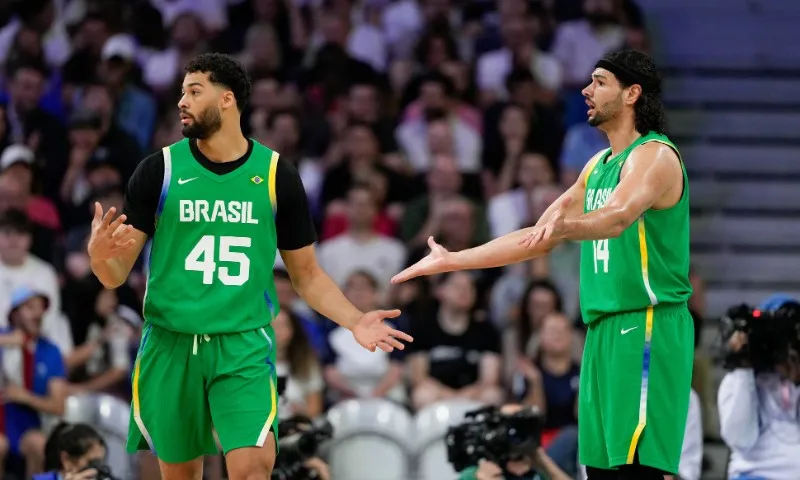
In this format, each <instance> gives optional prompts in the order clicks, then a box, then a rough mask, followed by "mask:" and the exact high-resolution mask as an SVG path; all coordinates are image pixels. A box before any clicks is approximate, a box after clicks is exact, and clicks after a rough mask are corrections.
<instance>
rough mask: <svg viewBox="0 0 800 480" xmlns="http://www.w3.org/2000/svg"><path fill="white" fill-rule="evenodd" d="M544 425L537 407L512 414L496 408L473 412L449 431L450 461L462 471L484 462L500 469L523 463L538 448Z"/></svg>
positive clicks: (448, 456) (448, 448) (448, 458)
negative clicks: (495, 465) (481, 461)
mask: <svg viewBox="0 0 800 480" xmlns="http://www.w3.org/2000/svg"><path fill="white" fill-rule="evenodd" d="M543 426H544V418H543V417H542V415H541V413H540V412H539V410H538V409H537V408H535V407H530V408H524V409H522V410H520V411H519V412H516V413H514V414H510V415H506V414H503V413H502V412H501V411H500V409H498V408H496V407H484V408H480V409H478V410H474V411H472V412H469V413H467V415H466V418H465V419H464V422H463V423H461V425H458V426H455V427H450V428H449V429H448V430H447V436H446V437H445V442H446V443H447V461H449V462H450V463H451V464H452V465H453V467H454V468H455V469H456V471H461V470H464V469H465V468H468V467H471V466H475V465H477V464H478V462H479V461H480V460H481V459H486V460H489V461H490V462H493V463H496V464H498V465H501V466H502V465H505V464H506V463H508V461H510V460H521V459H523V458H525V457H528V456H530V455H532V454H533V453H534V452H535V451H536V449H537V448H538V447H539V444H540V441H541V437H542V427H543Z"/></svg>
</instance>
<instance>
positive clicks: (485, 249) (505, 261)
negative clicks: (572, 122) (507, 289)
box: [448, 152, 602, 270]
mask: <svg viewBox="0 0 800 480" xmlns="http://www.w3.org/2000/svg"><path fill="white" fill-rule="evenodd" d="M601 153H602V152H601ZM601 153H598V154H597V155H595V157H594V158H592V160H590V161H589V163H587V164H586V166H585V167H584V169H583V171H582V172H581V174H580V176H579V177H578V180H577V181H576V182H575V183H574V184H572V186H570V187H569V188H568V189H567V191H566V192H564V193H563V194H561V196H560V197H558V199H557V200H556V201H555V202H553V203H552V204H551V205H550V206H549V207H547V210H545V211H544V213H543V214H542V216H541V217H540V218H539V220H538V221H537V222H536V226H541V225H544V224H545V223H547V222H548V221H549V220H550V219H551V218H552V217H553V215H555V214H556V212H557V211H559V208H560V206H561V205H562V204H563V203H565V201H566V199H567V198H569V199H570V200H571V202H570V206H569V208H568V210H567V211H566V212H564V213H565V215H566V217H567V218H570V217H577V216H579V215H580V214H581V213H582V212H583V198H584V194H585V192H586V176H587V175H588V174H589V173H591V170H592V169H593V168H594V164H595V161H596V159H597V158H598V157H599V156H600V155H601ZM536 226H534V227H528V228H523V229H521V230H516V231H514V232H511V233H508V234H506V235H503V236H502V237H498V238H496V239H494V240H492V241H491V242H488V243H485V244H483V245H480V246H478V247H475V248H470V249H467V250H462V251H460V252H453V254H452V255H451V258H450V259H448V263H450V264H451V266H452V268H451V270H474V269H483V268H494V267H502V266H505V265H510V264H512V263H518V262H522V261H525V260H528V259H531V258H535V257H540V256H542V255H546V254H548V253H549V252H550V250H552V249H553V248H554V247H555V246H556V245H558V243H560V240H557V239H553V240H548V241H544V242H541V243H538V244H537V245H535V246H533V248H530V247H527V246H524V245H520V241H521V240H522V239H524V238H526V237H527V236H528V234H530V233H531V232H532V231H533V229H534V228H536Z"/></svg>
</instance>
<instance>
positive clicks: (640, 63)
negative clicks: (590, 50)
mask: <svg viewBox="0 0 800 480" xmlns="http://www.w3.org/2000/svg"><path fill="white" fill-rule="evenodd" d="M604 58H605V59H606V60H609V61H611V62H613V63H616V64H618V65H622V66H624V67H625V68H627V69H628V70H630V71H633V72H635V73H637V74H638V75H641V76H643V77H646V78H649V79H651V81H652V82H653V83H654V84H655V85H657V86H658V88H656V89H654V90H651V89H648V90H647V91H645V89H642V94H641V96H640V97H639V100H637V101H636V105H634V107H633V108H634V117H635V126H636V131H637V132H639V133H640V134H642V135H647V134H648V133H649V132H656V133H660V134H664V133H666V131H667V119H666V116H665V112H664V104H663V103H661V75H660V74H659V72H658V69H657V68H656V64H655V62H654V61H653V59H652V58H650V57H649V56H647V55H645V54H643V53H641V52H637V51H635V50H623V51H621V52H614V53H610V54H608V55H606V56H605V57H604ZM618 80H619V83H620V85H621V86H622V87H623V88H627V87H630V86H631V85H632V84H630V83H628V82H625V81H623V80H622V79H619V78H618Z"/></svg>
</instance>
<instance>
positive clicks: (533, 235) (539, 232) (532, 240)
mask: <svg viewBox="0 0 800 480" xmlns="http://www.w3.org/2000/svg"><path fill="white" fill-rule="evenodd" d="M570 204H572V197H570V196H569V195H567V196H565V197H564V199H563V200H561V203H560V204H559V205H558V208H557V209H556V210H555V211H554V212H553V215H552V216H551V217H550V219H549V220H548V221H547V223H545V224H544V225H540V226H538V227H535V228H534V229H533V230H531V231H530V233H528V234H527V235H525V237H523V238H522V240H520V241H519V244H520V245H522V246H524V247H526V248H533V247H535V246H536V245H538V244H540V243H542V242H546V241H548V240H550V239H551V238H554V239H558V240H560V239H561V238H562V236H563V234H564V218H565V217H566V214H567V210H568V209H569V206H570Z"/></svg>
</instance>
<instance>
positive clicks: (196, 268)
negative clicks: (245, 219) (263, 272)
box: [183, 235, 252, 286]
mask: <svg viewBox="0 0 800 480" xmlns="http://www.w3.org/2000/svg"><path fill="white" fill-rule="evenodd" d="M217 243H219V251H218V253H219V255H218V256H215V253H217V248H216V245H217ZM251 244H252V240H251V239H250V237H228V236H223V237H219V242H217V237H215V236H214V235H203V237H202V238H200V241H199V242H197V244H196V245H195V246H194V248H192V251H191V252H189V255H187V256H186V260H185V261H184V263H183V266H184V269H186V270H187V271H191V272H202V274H203V283H204V284H205V285H211V284H212V283H214V276H215V274H216V277H217V278H218V279H219V281H220V282H222V284H223V285H231V286H241V285H244V283H245V282H247V280H248V279H249V278H250V258H248V256H247V255H246V254H245V253H244V252H237V251H233V250H231V249H232V248H249V247H250V245H251ZM215 259H216V260H215ZM218 261H219V262H225V263H230V264H236V265H238V267H236V268H230V267H226V266H220V267H219V268H217V262H218ZM236 270H238V273H236V274H234V275H232V274H231V271H234V272H235V271H236Z"/></svg>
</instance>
